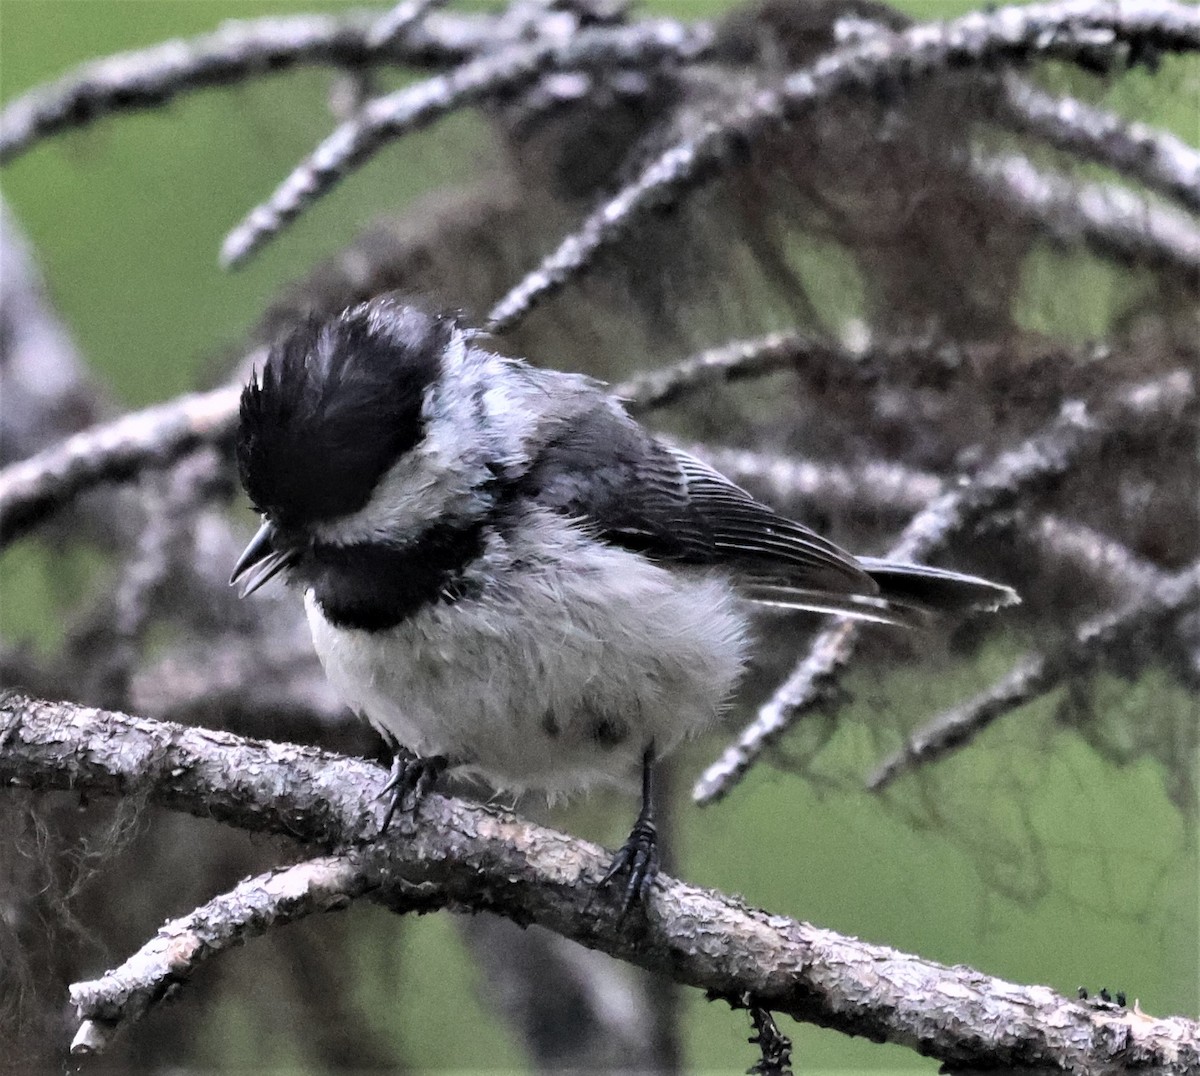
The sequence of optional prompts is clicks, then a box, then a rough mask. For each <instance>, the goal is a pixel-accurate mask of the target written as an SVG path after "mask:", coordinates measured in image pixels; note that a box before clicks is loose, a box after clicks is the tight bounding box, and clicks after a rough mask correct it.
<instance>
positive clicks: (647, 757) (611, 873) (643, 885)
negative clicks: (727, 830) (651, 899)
mask: <svg viewBox="0 0 1200 1076" xmlns="http://www.w3.org/2000/svg"><path fill="white" fill-rule="evenodd" d="M657 875H658V829H657V828H656V827H655V825H654V744H653V743H651V744H650V746H649V747H647V748H646V753H645V754H644V755H643V756H642V809H641V810H640V811H639V812H638V816H637V821H636V822H634V824H633V831H632V832H631V833H630V834H629V839H628V840H627V841H626V842H625V843H624V844H623V845H621V848H620V850H619V851H618V852H617V854H616V855H615V856H613V860H612V863H610V864H609V867H608V870H607V871H606V872H605V875H604V877H603V878H602V879H601V880H600V884H601V885H602V886H606V885H608V884H609V883H610V882H611V881H613V880H614V879H616V878H622V877H625V878H627V879H628V880H627V881H626V883H625V896H624V899H623V900H622V902H621V915H622V916H625V915H627V914H628V913H629V910H630V909H631V908H632V907H633V906H634V905H635V904H639V903H640V904H644V903H645V902H646V897H647V896H648V895H649V893H650V886H651V885H653V883H654V879H655V878H656V877H657Z"/></svg>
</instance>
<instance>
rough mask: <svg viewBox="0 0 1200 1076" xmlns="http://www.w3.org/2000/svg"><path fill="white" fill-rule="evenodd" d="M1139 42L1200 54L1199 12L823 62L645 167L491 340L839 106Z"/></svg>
mask: <svg viewBox="0 0 1200 1076" xmlns="http://www.w3.org/2000/svg"><path fill="white" fill-rule="evenodd" d="M1139 40H1140V41H1144V42H1145V43H1147V44H1153V45H1154V46H1156V47H1158V48H1161V49H1166V50H1172V49H1174V50H1194V49H1197V48H1200V9H1197V8H1194V7H1190V6H1188V5H1185V4H1178V3H1173V2H1171V0H1145V2H1144V3H1139V4H1136V5H1133V4H1115V3H1096V2H1094V0H1064V2H1062V3H1050V4H1031V5H1029V6H1027V7H1008V8H1002V9H1000V10H998V11H993V12H990V13H983V12H973V13H972V14H970V15H965V16H963V17H962V18H960V19H955V20H952V21H948V22H942V23H929V24H926V25H921V26H915V27H912V28H910V29H908V30H905V31H903V32H902V33H898V34H895V35H893V36H891V37H886V38H885V37H872V38H870V39H868V40H866V41H863V42H860V43H857V44H852V45H848V46H845V47H843V48H839V49H836V50H834V51H832V52H829V53H827V54H826V55H824V56H823V57H822V58H821V59H819V60H818V61H817V62H816V63H814V64H812V65H811V66H809V67H806V68H803V69H801V70H799V71H796V72H794V73H793V74H791V75H789V76H788V77H787V78H786V79H785V80H784V82H783V83H782V85H780V86H779V87H778V88H776V89H772V90H762V91H759V92H757V93H755V94H754V95H753V96H752V97H750V98H749V99H747V100H745V101H744V102H743V103H742V105H741V106H740V107H738V108H735V109H732V110H730V114H729V116H728V117H727V118H725V119H722V120H721V121H712V122H709V123H708V124H706V125H705V126H704V127H703V128H702V129H701V131H700V132H699V133H698V134H697V135H696V136H694V137H693V138H690V139H688V140H686V141H683V142H680V143H678V144H676V145H674V146H672V147H670V148H669V149H668V150H666V151H665V152H664V153H663V154H662V155H661V156H659V157H658V158H656V159H655V160H654V161H652V162H651V163H650V164H649V165H647V166H646V167H645V168H644V169H643V170H642V172H641V174H640V175H639V176H638V177H637V178H636V179H635V180H633V182H631V183H629V184H628V185H627V186H625V187H623V188H622V189H621V190H620V191H618V192H617V193H616V194H615V195H613V196H612V197H611V198H609V199H608V200H607V201H605V202H604V203H603V204H602V205H601V206H600V207H599V208H598V209H596V210H595V211H594V212H593V213H592V214H591V215H590V216H588V217H587V218H586V219H585V220H584V221H583V223H582V224H581V225H580V227H579V228H578V229H577V230H576V231H575V232H573V233H571V234H570V235H568V236H567V237H566V238H565V239H563V240H562V242H561V243H560V244H559V246H558V248H557V249H556V250H555V251H554V252H553V253H551V254H550V255H548V256H547V257H546V258H545V259H544V260H543V261H542V263H541V264H540V265H539V266H538V267H537V268H536V269H534V270H533V271H532V272H530V273H529V274H528V275H526V276H525V277H524V278H523V279H522V280H520V281H519V282H518V283H517V284H516V286H515V287H513V288H512V289H511V290H510V291H509V292H508V294H507V295H505V296H504V297H503V298H502V299H501V300H500V301H499V302H498V303H496V305H495V306H494V307H493V308H492V311H491V314H490V315H489V318H488V323H489V328H490V329H491V330H492V331H494V332H502V331H504V330H507V329H511V328H512V327H513V326H514V325H516V324H517V322H519V321H520V320H521V319H522V318H524V317H525V316H526V315H527V314H528V313H529V312H530V310H532V309H533V307H534V306H535V305H537V304H538V303H540V302H541V301H543V300H544V299H546V298H547V297H548V296H550V295H551V294H553V293H555V292H557V291H558V290H559V289H561V288H562V287H564V286H565V285H566V284H567V283H568V282H570V281H571V280H573V279H574V278H575V277H576V276H577V275H579V274H580V273H582V272H584V271H586V270H587V269H588V268H589V267H590V266H591V265H592V264H593V263H594V261H595V259H596V256H597V255H598V254H599V252H600V251H601V250H603V249H604V248H606V247H608V246H610V245H612V244H613V243H615V242H617V241H618V240H619V239H620V238H621V237H622V236H625V235H627V234H629V233H630V232H631V231H632V230H633V229H634V228H635V227H636V225H637V222H638V220H639V219H640V217H641V216H642V214H644V213H647V212H650V211H654V210H658V211H661V210H664V209H666V208H668V207H669V206H671V205H672V204H674V203H676V202H678V201H679V200H680V199H681V198H682V197H684V196H685V195H686V194H687V193H688V192H690V191H692V190H694V189H695V188H697V187H699V186H700V185H701V184H703V183H705V182H707V181H708V180H709V179H711V178H713V177H715V176H717V175H719V174H720V173H722V172H724V171H726V170H728V169H729V168H730V167H731V166H733V165H734V164H735V163H737V162H740V161H743V160H744V159H745V156H746V153H747V152H748V151H751V150H752V149H753V147H754V145H755V144H756V143H757V142H759V141H761V140H762V139H763V138H764V137H766V136H767V135H768V134H770V133H771V132H772V131H777V130H778V129H779V128H780V127H781V126H782V125H783V124H785V123H787V122H792V121H796V120H797V119H799V118H800V117H801V116H802V115H804V114H805V113H806V112H807V111H808V110H810V109H812V108H814V107H817V106H819V105H821V104H823V103H826V102H828V101H830V100H832V99H834V98H836V97H838V96H839V95H842V94H849V93H864V92H873V91H877V90H880V89H881V88H882V89H886V90H887V91H888V92H896V91H898V90H901V89H903V88H904V87H907V86H912V85H915V84H916V83H917V82H919V81H920V80H922V79H926V78H929V77H931V76H933V75H935V74H937V73H938V72H941V71H945V70H946V69H947V68H949V67H952V66H963V65H980V66H986V65H988V64H993V63H996V62H998V61H1005V62H1008V63H1012V64H1019V63H1029V62H1032V61H1034V60H1036V59H1038V58H1041V57H1061V58H1063V59H1066V60H1072V59H1075V58H1077V53H1078V50H1079V48H1080V47H1081V46H1082V47H1084V48H1087V47H1091V46H1094V45H1096V44H1097V43H1098V42H1103V43H1117V42H1119V41H1139Z"/></svg>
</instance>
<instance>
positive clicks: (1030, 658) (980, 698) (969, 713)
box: [867, 565, 1200, 792]
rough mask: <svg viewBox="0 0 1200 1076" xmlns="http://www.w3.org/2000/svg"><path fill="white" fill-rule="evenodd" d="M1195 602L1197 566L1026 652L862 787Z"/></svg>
mask: <svg viewBox="0 0 1200 1076" xmlns="http://www.w3.org/2000/svg"><path fill="white" fill-rule="evenodd" d="M1197 601H1200V565H1197V566H1193V567H1192V568H1190V569H1188V570H1187V571H1184V572H1180V573H1178V574H1176V575H1172V576H1167V577H1166V578H1164V579H1163V580H1162V581H1161V582H1159V583H1158V584H1157V585H1156V586H1154V587H1153V588H1152V589H1150V590H1148V591H1147V592H1145V593H1143V594H1141V595H1139V596H1138V597H1137V598H1135V599H1133V600H1132V601H1130V602H1128V603H1127V604H1126V605H1124V606H1122V607H1121V608H1120V609H1116V610H1114V611H1112V612H1109V613H1104V614H1102V615H1101V616H1097V617H1093V618H1092V619H1090V620H1088V621H1086V622H1085V623H1083V624H1081V625H1080V626H1079V627H1078V628H1076V629H1075V631H1074V633H1073V634H1072V635H1071V636H1070V637H1069V638H1068V639H1067V640H1066V642H1065V643H1064V644H1063V645H1061V646H1059V647H1058V648H1056V649H1054V650H1050V651H1039V652H1035V653H1031V654H1026V655H1025V656H1024V657H1023V658H1022V659H1021V660H1020V661H1019V662H1017V664H1016V665H1014V666H1013V668H1012V669H1011V670H1010V671H1009V672H1008V673H1007V675H1005V676H1004V677H1002V678H1001V679H1000V680H998V681H997V682H996V683H995V684H993V685H992V686H991V687H989V688H988V689H987V690H986V691H984V692H982V693H980V694H979V695H977V696H975V698H973V699H971V700H969V701H968V702H965V703H963V704H962V705H960V706H956V707H954V708H953V709H951V710H948V711H946V712H945V713H943V714H939V715H938V716H937V717H935V718H933V719H932V720H931V721H929V722H927V723H926V724H924V725H922V726H921V727H920V728H918V729H917V730H916V731H914V732H913V733H911V734H910V735H909V736H908V738H907V739H906V740H905V743H904V746H903V747H901V748H900V749H899V750H898V751H896V752H895V753H894V754H892V755H890V756H889V757H888V758H886V759H885V760H884V761H883V762H881V763H880V764H879V767H878V768H877V769H876V770H875V772H874V773H873V774H872V775H871V776H870V777H869V778H868V779H867V787H868V788H869V789H871V791H873V792H878V791H881V790H882V789H884V788H886V787H887V786H888V785H889V784H891V783H892V782H893V781H894V780H895V779H896V778H897V777H900V776H902V775H903V774H905V773H908V772H910V771H911V770H914V769H917V768H918V767H920V766H924V765H927V764H928V763H930V762H936V761H937V760H938V759H941V758H945V757H946V756H947V755H949V754H951V753H952V752H954V751H957V750H959V749H960V748H963V747H966V746H967V745H968V744H969V743H971V741H972V740H974V739H975V737H976V736H978V735H979V734H980V733H981V732H983V730H984V729H986V728H988V727H989V726H990V725H992V724H993V723H994V722H995V721H997V720H999V719H1000V718H1001V717H1003V716H1004V715H1005V714H1009V713H1012V712H1013V711H1014V710H1017V709H1019V708H1020V707H1022V706H1024V705H1025V704H1026V703H1028V702H1032V701H1033V700H1034V699H1036V698H1038V697H1040V696H1042V695H1044V694H1046V693H1047V692H1048V691H1052V690H1053V689H1054V688H1055V687H1057V686H1058V685H1059V684H1060V683H1062V681H1063V680H1064V679H1065V678H1066V677H1067V676H1069V675H1070V674H1071V673H1073V672H1077V671H1081V670H1084V669H1087V668H1090V667H1092V666H1094V665H1096V664H1097V663H1098V662H1100V661H1103V660H1104V658H1105V657H1106V656H1107V655H1108V654H1109V653H1111V652H1112V651H1113V649H1115V648H1117V647H1120V646H1122V645H1126V644H1128V642H1129V639H1130V637H1131V636H1134V635H1136V634H1138V633H1139V632H1141V631H1144V630H1146V629H1147V628H1151V627H1153V626H1154V625H1156V624H1162V623H1164V622H1167V621H1170V620H1173V619H1174V618H1175V617H1177V616H1178V615H1179V614H1180V613H1181V612H1182V611H1184V610H1186V609H1188V608H1189V607H1191V606H1192V605H1195V604H1196V602H1197Z"/></svg>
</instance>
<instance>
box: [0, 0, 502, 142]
mask: <svg viewBox="0 0 1200 1076" xmlns="http://www.w3.org/2000/svg"><path fill="white" fill-rule="evenodd" d="M493 23H494V20H491V19H482V18H479V17H477V16H463V15H457V16H444V15H443V16H439V15H436V14H434V15H432V16H430V17H429V18H426V19H420V20H414V21H413V22H411V23H410V24H409V25H408V26H407V27H405V28H404V29H403V30H402V32H400V33H399V34H389V35H386V36H385V35H380V36H379V37H378V38H375V37H373V36H372V35H373V34H374V33H375V31H376V26H377V25H378V16H376V15H373V14H372V13H371V12H366V11H354V12H349V13H347V14H345V15H287V16H278V17H269V18H263V19H246V20H244V21H243V20H237V21H231V22H227V23H225V24H224V25H223V26H221V28H220V29H218V30H216V31H214V32H213V33H210V34H203V35H201V36H200V37H195V38H191V39H190V40H176V41H165V42H163V43H162V44H160V45H155V46H153V47H152V48H148V49H138V50H135V51H132V52H123V53H118V54H116V55H113V56H108V57H105V58H104V59H102V60H95V61H92V62H91V63H87V64H84V65H83V66H82V67H79V68H77V69H76V70H74V71H72V72H70V73H69V74H66V75H64V76H63V77H62V78H60V79H59V80H58V81H56V82H53V83H50V84H48V85H45V86H38V87H36V88H35V89H32V90H30V91H29V92H27V93H25V94H22V95H21V96H20V97H18V98H17V99H16V100H14V101H12V102H11V103H10V104H9V105H8V106H7V107H6V108H5V109H4V111H3V112H2V113H0V164H7V163H8V162H10V161H12V160H14V159H15V158H16V157H18V156H19V155H20V154H21V153H24V152H25V151H26V150H28V149H30V148H31V147H32V146H34V145H35V144H36V143H37V142H39V141H41V140H42V139H44V138H48V137H50V136H51V135H55V134H58V133H60V132H62V131H66V130H70V129H72V128H76V127H83V126H86V125H88V124H91V123H94V122H95V121H96V120H98V119H101V118H103V117H104V116H109V115H112V114H114V113H116V112H126V111H131V110H136V109H147V108H159V107H161V106H163V105H165V104H167V103H168V102H170V101H171V100H172V99H174V98H175V97H178V96H179V95H181V94H184V93H189V92H192V91H195V90H201V89H206V88H208V87H212V86H225V85H229V84H231V83H236V82H241V81H244V80H246V79H250V78H258V77H262V76H265V75H271V74H275V73H276V72H280V71H284V70H288V69H290V68H293V67H297V66H300V65H305V64H308V65H312V64H320V65H323V66H331V67H361V66H362V65H364V64H371V63H406V64H424V65H429V64H434V63H439V64H442V63H460V62H462V61H463V60H464V59H465V58H467V57H468V56H471V55H474V53H475V52H477V51H478V50H479V49H481V48H483V47H485V46H486V45H488V44H489V43H492V42H494V41H495V35H496V27H495V25H493Z"/></svg>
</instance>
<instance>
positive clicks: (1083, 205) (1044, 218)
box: [971, 153, 1200, 288]
mask: <svg viewBox="0 0 1200 1076" xmlns="http://www.w3.org/2000/svg"><path fill="white" fill-rule="evenodd" d="M971 172H972V174H973V175H974V176H975V177H976V178H977V179H978V180H980V181H981V182H983V183H984V184H985V186H987V187H989V188H990V189H991V190H992V191H994V192H995V193H996V194H997V195H999V196H1000V197H1002V198H1004V199H1005V201H1007V202H1008V203H1009V204H1010V205H1011V206H1012V207H1013V208H1015V209H1017V210H1018V211H1020V212H1021V213H1022V214H1023V215H1025V216H1029V217H1032V218H1033V219H1034V220H1035V221H1036V222H1037V223H1038V225H1039V226H1040V227H1041V228H1042V229H1043V230H1044V232H1045V234H1046V235H1047V237H1048V238H1050V239H1052V240H1054V241H1055V242H1057V243H1059V244H1061V245H1063V246H1066V247H1076V246H1080V245H1084V246H1088V247H1091V248H1092V249H1093V250H1095V251H1096V253H1098V254H1100V255H1101V256H1103V257H1106V258H1111V259H1113V260H1114V261H1118V262H1120V263H1122V264H1124V265H1147V266H1150V267H1152V268H1156V269H1174V270H1178V271H1179V272H1180V273H1181V274H1182V275H1183V277H1184V278H1185V279H1186V280H1187V281H1188V282H1189V283H1190V284H1191V285H1192V287H1193V288H1196V287H1200V227H1197V225H1196V223H1195V222H1194V221H1193V220H1192V218H1191V217H1189V216H1188V215H1187V214H1186V213H1181V212H1179V211H1178V210H1176V209H1172V208H1171V207H1170V206H1165V205H1158V204H1156V203H1154V202H1152V201H1149V200H1147V199H1146V198H1143V197H1142V196H1140V195H1138V194H1137V193H1135V192H1134V191H1131V190H1128V189H1127V188H1125V187H1119V186H1116V185H1115V184H1102V183H1080V182H1079V181H1077V180H1075V179H1073V178H1071V177H1070V176H1067V175H1064V174H1062V173H1056V172H1051V171H1048V170H1046V169H1043V168H1038V167H1037V166H1036V165H1035V164H1034V163H1033V162H1032V161H1030V160H1029V158H1028V157H1024V156H1022V155H1020V154H1016V153H1011V154H1005V155H1003V156H984V155H982V154H981V155H978V156H977V157H976V159H975V160H974V161H973V162H972V167H971Z"/></svg>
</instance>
